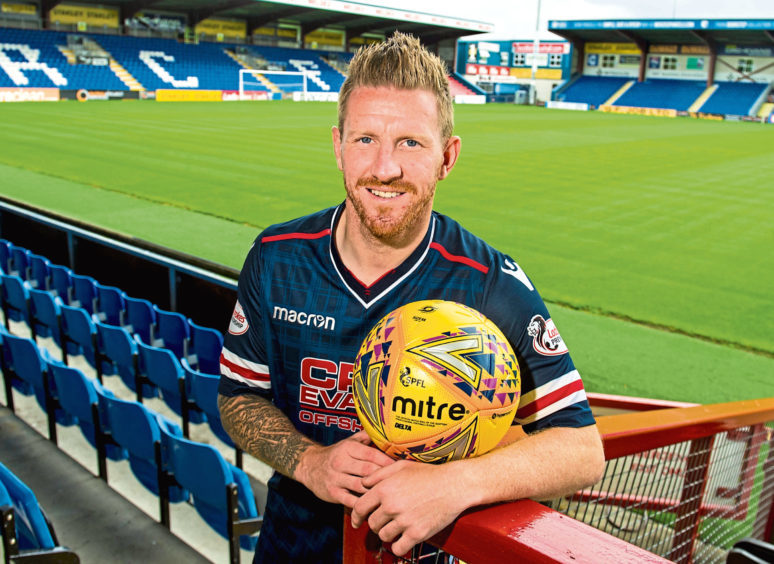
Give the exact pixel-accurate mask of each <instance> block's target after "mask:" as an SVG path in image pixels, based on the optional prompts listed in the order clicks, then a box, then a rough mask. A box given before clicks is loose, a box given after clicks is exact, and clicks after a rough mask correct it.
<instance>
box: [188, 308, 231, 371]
mask: <svg viewBox="0 0 774 564" xmlns="http://www.w3.org/2000/svg"><path fill="white" fill-rule="evenodd" d="M188 326H189V327H190V330H191V340H190V347H189V349H188V353H189V354H188V357H187V358H188V362H189V363H190V365H191V366H192V367H193V368H195V369H196V370H198V371H199V372H206V373H207V374H220V352H221V351H222V350H223V335H222V334H221V333H220V331H218V330H216V329H211V328H209V327H203V326H201V325H197V324H196V323H194V321H193V320H192V319H190V318H189V319H188Z"/></svg>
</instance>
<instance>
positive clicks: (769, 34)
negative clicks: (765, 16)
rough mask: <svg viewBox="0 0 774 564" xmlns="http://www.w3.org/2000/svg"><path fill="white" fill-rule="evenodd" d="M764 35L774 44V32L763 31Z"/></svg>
mask: <svg viewBox="0 0 774 564" xmlns="http://www.w3.org/2000/svg"><path fill="white" fill-rule="evenodd" d="M763 34H764V35H765V36H766V37H768V38H769V39H770V40H771V42H772V43H774V31H769V30H768V29H765V30H763Z"/></svg>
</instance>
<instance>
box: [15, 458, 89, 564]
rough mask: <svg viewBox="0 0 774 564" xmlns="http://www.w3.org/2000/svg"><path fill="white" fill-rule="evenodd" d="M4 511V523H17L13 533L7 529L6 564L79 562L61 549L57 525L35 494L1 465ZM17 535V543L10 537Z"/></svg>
mask: <svg viewBox="0 0 774 564" xmlns="http://www.w3.org/2000/svg"><path fill="white" fill-rule="evenodd" d="M0 510H1V511H2V519H3V524H5V523H10V522H11V521H13V524H14V528H13V531H12V532H9V531H7V530H6V527H5V526H4V527H3V539H4V540H5V542H4V543H3V545H4V546H5V547H6V554H5V560H6V562H27V561H29V562H61V563H62V564H75V563H77V562H79V559H78V557H77V556H76V554H75V553H74V552H72V551H70V550H68V549H67V548H65V547H62V546H59V541H58V540H57V538H56V533H55V532H54V528H53V526H51V524H50V523H49V521H48V519H47V518H46V516H45V514H44V513H43V509H42V508H41V506H40V504H39V503H38V500H37V498H36V497H35V494H34V493H33V491H32V490H31V489H30V488H29V487H28V486H27V484H25V483H24V482H22V481H21V480H20V479H19V478H18V477H17V476H16V474H14V473H13V472H11V470H10V469H9V468H8V467H7V466H5V465H4V464H2V463H0ZM6 534H12V535H13V541H14V542H11V539H7V538H6Z"/></svg>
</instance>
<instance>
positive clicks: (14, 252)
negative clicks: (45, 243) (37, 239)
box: [8, 244, 30, 280]
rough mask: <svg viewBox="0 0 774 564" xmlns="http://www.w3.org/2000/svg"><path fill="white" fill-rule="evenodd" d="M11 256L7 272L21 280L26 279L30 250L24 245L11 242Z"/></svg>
mask: <svg viewBox="0 0 774 564" xmlns="http://www.w3.org/2000/svg"><path fill="white" fill-rule="evenodd" d="M10 252H11V256H10V260H9V262H8V274H13V275H15V276H18V277H19V278H21V279H22V280H27V277H28V275H29V271H28V267H29V264H30V252H29V251H28V250H27V249H25V248H24V247H20V246H18V245H14V244H11V248H10Z"/></svg>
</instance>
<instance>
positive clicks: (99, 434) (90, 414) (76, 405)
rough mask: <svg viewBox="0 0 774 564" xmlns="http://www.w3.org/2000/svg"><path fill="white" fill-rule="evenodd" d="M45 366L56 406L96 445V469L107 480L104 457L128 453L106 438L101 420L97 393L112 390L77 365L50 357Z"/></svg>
mask: <svg viewBox="0 0 774 564" xmlns="http://www.w3.org/2000/svg"><path fill="white" fill-rule="evenodd" d="M48 369H49V372H50V373H51V378H52V380H53V381H54V384H55V385H56V390H57V398H58V401H59V406H60V407H61V408H62V409H63V410H64V411H65V412H67V413H68V414H70V415H71V416H73V417H74V418H75V420H76V422H77V423H78V426H79V427H80V429H81V433H82V434H83V436H84V438H85V439H86V440H87V441H89V443H91V445H92V446H93V447H94V448H95V452H96V455H97V469H98V472H97V473H98V475H99V477H100V478H102V479H103V480H105V481H107V459H108V458H109V459H110V460H124V459H126V458H127V456H128V454H127V452H126V451H125V450H124V449H123V448H121V447H119V446H117V445H115V444H111V443H108V442H107V441H106V440H105V435H104V432H103V425H102V422H101V420H100V418H101V415H100V410H99V395H107V396H112V395H113V394H112V393H111V392H110V391H109V390H106V389H104V388H103V387H102V386H101V385H100V383H99V382H98V381H96V380H92V379H91V378H88V377H87V376H86V375H85V374H84V373H83V372H81V371H80V370H78V369H77V368H73V367H71V366H67V365H65V364H63V363H61V362H58V361H56V360H51V361H49V362H48Z"/></svg>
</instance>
